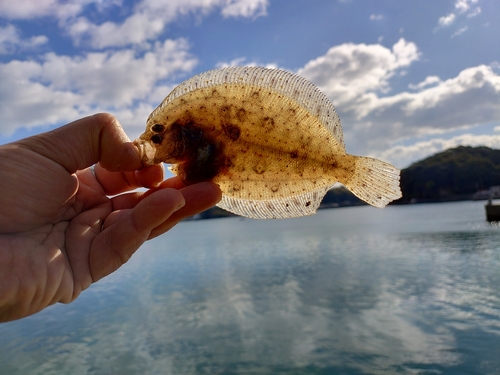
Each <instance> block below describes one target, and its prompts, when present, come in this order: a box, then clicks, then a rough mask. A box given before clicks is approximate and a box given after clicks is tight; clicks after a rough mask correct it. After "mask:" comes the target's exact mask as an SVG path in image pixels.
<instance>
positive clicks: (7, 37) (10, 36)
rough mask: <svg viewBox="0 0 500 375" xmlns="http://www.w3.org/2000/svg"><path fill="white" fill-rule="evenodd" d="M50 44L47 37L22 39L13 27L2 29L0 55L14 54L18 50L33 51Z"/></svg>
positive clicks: (0, 30) (0, 32) (8, 26)
mask: <svg viewBox="0 0 500 375" xmlns="http://www.w3.org/2000/svg"><path fill="white" fill-rule="evenodd" d="M47 42H48V38H47V37H46V36H45V35H37V36H33V37H31V38H29V39H22V38H21V36H20V35H19V31H18V29H17V28H16V27H15V26H13V25H7V26H5V27H0V55H4V54H9V53H14V52H16V51H17V50H20V49H21V50H27V49H32V48H35V47H37V46H40V45H42V44H45V43H47Z"/></svg>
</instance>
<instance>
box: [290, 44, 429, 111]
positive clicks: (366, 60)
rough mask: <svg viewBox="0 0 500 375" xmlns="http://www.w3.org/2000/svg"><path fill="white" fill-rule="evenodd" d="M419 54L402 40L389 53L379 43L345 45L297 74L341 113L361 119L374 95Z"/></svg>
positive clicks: (315, 60)
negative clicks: (319, 91)
mask: <svg viewBox="0 0 500 375" xmlns="http://www.w3.org/2000/svg"><path fill="white" fill-rule="evenodd" d="M419 55H420V53H419V51H418V48H417V46H416V45H415V44H414V43H411V42H407V41H406V40H404V39H400V40H399V41H398V42H397V43H396V44H394V46H393V47H392V50H391V49H388V48H386V47H384V46H381V45H379V44H372V45H366V44H353V43H347V44H342V45H339V46H335V47H332V48H330V49H329V50H328V51H327V53H326V54H325V55H324V56H321V57H318V58H316V59H314V60H312V61H310V62H308V63H307V64H306V65H305V66H304V67H303V68H302V69H300V70H299V71H298V74H300V75H302V76H303V77H305V78H307V79H309V80H310V81H312V82H314V83H315V84H316V85H317V86H318V87H319V88H320V89H321V90H322V91H323V92H324V93H325V94H326V95H327V96H329V97H330V98H332V100H333V102H334V103H335V104H336V105H337V106H339V107H342V108H343V111H344V112H351V113H355V114H356V115H355V116H356V117H357V118H362V117H364V116H366V115H367V114H368V113H369V112H370V111H372V110H373V109H374V106H375V104H376V103H375V101H376V99H377V95H376V93H377V92H379V93H380V92H385V91H387V90H388V89H389V79H390V78H391V77H393V76H394V75H395V74H396V73H397V71H400V70H401V69H402V68H405V67H407V66H409V65H410V64H411V63H412V62H414V61H416V60H418V59H419Z"/></svg>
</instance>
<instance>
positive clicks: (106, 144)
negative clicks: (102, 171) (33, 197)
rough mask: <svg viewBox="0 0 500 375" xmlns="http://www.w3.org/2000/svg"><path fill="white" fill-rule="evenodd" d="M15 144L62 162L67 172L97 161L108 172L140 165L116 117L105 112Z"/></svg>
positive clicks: (134, 148) (135, 151)
mask: <svg viewBox="0 0 500 375" xmlns="http://www.w3.org/2000/svg"><path fill="white" fill-rule="evenodd" d="M16 143H17V144H21V145H22V146H24V147H27V148H29V149H31V150H32V151H34V152H36V153H38V154H40V155H43V156H45V157H46V158H49V159H51V160H53V161H54V162H56V163H58V164H60V165H62V166H63V167H64V168H65V169H66V170H67V171H68V172H70V173H74V172H76V171H77V170H80V169H84V168H87V167H89V166H91V165H94V164H96V163H97V162H99V163H100V164H101V165H102V166H103V167H104V168H106V169H107V170H109V171H130V170H135V169H139V168H140V167H141V160H140V157H139V153H138V150H137V148H136V147H135V146H134V145H133V144H132V143H131V142H130V139H129V138H128V137H127V135H126V134H125V132H124V131H123V128H122V127H121V125H120V123H119V122H118V120H117V119H116V118H115V117H114V116H113V115H110V114H108V113H99V114H96V115H93V116H88V117H85V118H82V119H80V120H77V121H74V122H72V123H70V124H68V125H65V126H62V127H60V128H57V129H54V130H52V131H49V132H46V133H42V134H39V135H35V136H33V137H29V138H25V139H23V140H20V141H18V142H16Z"/></svg>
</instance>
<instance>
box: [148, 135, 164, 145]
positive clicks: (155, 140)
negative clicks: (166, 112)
mask: <svg viewBox="0 0 500 375" xmlns="http://www.w3.org/2000/svg"><path fill="white" fill-rule="evenodd" d="M162 141H163V137H162V136H161V135H159V134H155V135H153V136H152V137H151V142H153V143H154V144H156V145H159V144H161V142H162Z"/></svg>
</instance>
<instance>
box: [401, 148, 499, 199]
mask: <svg viewBox="0 0 500 375" xmlns="http://www.w3.org/2000/svg"><path fill="white" fill-rule="evenodd" d="M494 185H500V150H493V149H491V148H488V147H465V146H460V147H457V148H453V149H449V150H446V151H443V152H441V153H438V154H436V155H433V156H431V157H429V158H427V159H424V160H422V161H419V162H417V163H414V164H412V165H411V166H410V167H408V168H406V169H403V170H402V171H401V190H402V192H403V198H401V199H400V201H399V202H400V203H408V202H410V201H412V200H416V201H424V202H426V201H427V202H431V201H443V200H454V199H470V196H471V195H472V194H473V193H475V192H476V191H478V190H481V189H488V188H489V187H490V186H494Z"/></svg>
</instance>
